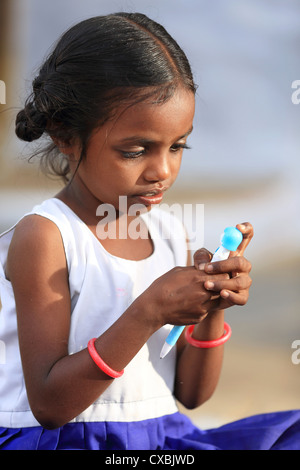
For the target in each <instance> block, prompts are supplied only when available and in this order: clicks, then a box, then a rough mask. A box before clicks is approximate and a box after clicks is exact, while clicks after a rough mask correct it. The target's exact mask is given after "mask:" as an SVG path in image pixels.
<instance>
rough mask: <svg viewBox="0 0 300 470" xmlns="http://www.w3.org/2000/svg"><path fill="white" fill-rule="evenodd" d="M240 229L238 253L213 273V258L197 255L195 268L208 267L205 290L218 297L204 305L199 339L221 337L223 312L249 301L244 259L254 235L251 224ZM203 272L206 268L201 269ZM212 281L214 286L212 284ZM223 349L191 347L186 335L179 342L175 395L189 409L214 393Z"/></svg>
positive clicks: (247, 265)
mask: <svg viewBox="0 0 300 470" xmlns="http://www.w3.org/2000/svg"><path fill="white" fill-rule="evenodd" d="M242 227H243V226H238V228H240V229H241V231H242V232H243V235H244V238H243V241H242V244H241V245H240V247H239V249H238V250H237V252H235V253H232V257H231V258H229V259H228V260H226V261H222V262H220V263H214V264H213V269H214V271H213V272H209V271H208V270H207V267H208V264H207V263H208V262H209V261H210V259H211V255H210V254H209V253H208V252H207V251H206V250H205V249H202V250H199V251H198V252H197V253H196V254H195V259H194V263H195V267H196V268H198V265H199V264H203V263H204V265H205V270H204V271H203V275H204V276H205V272H206V277H204V279H203V287H204V288H205V289H207V290H209V291H210V292H211V293H215V294H216V297H215V299H214V300H212V301H211V302H210V303H208V304H206V305H208V308H207V310H206V309H205V304H204V305H203V307H204V308H203V311H202V319H201V321H200V322H199V323H198V324H197V325H196V327H195V329H194V332H193V337H194V338H196V339H199V340H206V341H208V340H212V339H216V338H219V337H221V336H222V334H223V331H224V309H225V308H228V307H230V306H232V305H244V304H245V303H246V302H247V300H248V295H249V288H250V286H251V279H250V277H249V273H250V270H251V265H250V263H249V262H248V261H247V260H246V259H245V258H244V257H243V253H244V251H245V248H246V246H247V245H248V244H249V242H250V240H251V238H252V236H253V228H252V226H251V225H250V224H245V228H242ZM202 269H203V268H202ZM212 282H213V284H211V283H212ZM223 351H224V346H223V345H221V346H217V347H214V348H209V349H199V348H195V347H193V346H191V345H189V344H188V343H187V342H186V340H185V338H184V334H183V335H181V337H180V339H179V341H178V359H177V373H176V388H175V395H176V397H177V399H178V400H179V401H180V402H181V403H182V404H183V405H185V406H186V407H187V408H195V407H197V406H200V405H201V404H202V403H204V402H205V401H206V400H208V399H209V398H210V397H211V395H212V394H213V392H214V390H215V388H216V386H217V383H218V380H219V376H220V372H221V368H222V361H223Z"/></svg>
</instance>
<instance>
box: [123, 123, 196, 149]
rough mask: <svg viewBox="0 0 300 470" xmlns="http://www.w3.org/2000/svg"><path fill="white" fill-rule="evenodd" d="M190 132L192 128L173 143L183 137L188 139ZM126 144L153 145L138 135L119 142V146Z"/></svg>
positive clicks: (150, 140) (149, 140)
mask: <svg viewBox="0 0 300 470" xmlns="http://www.w3.org/2000/svg"><path fill="white" fill-rule="evenodd" d="M192 132H193V126H192V127H191V128H190V129H189V130H188V131H187V132H186V133H185V134H183V135H182V136H180V137H178V139H175V141H174V142H177V141H178V140H181V139H184V138H185V137H188V136H189V135H190V134H191V133H192ZM127 142H138V143H140V144H143V145H147V144H148V145H149V144H153V143H155V141H154V140H152V139H147V138H145V137H142V136H139V135H134V136H131V137H125V138H124V139H122V140H121V141H120V144H125V143H127Z"/></svg>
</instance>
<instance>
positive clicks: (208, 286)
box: [205, 281, 214, 289]
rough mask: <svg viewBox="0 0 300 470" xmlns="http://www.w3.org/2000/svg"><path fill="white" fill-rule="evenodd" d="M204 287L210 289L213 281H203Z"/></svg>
mask: <svg viewBox="0 0 300 470" xmlns="http://www.w3.org/2000/svg"><path fill="white" fill-rule="evenodd" d="M205 286H206V289H212V288H213V287H214V283H213V282H211V281H207V282H206V283H205Z"/></svg>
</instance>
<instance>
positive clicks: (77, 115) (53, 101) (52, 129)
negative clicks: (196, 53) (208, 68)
mask: <svg viewBox="0 0 300 470" xmlns="http://www.w3.org/2000/svg"><path fill="white" fill-rule="evenodd" d="M32 85H33V92H32V94H31V96H30V97H29V98H28V100H27V102H26V105H25V107H24V109H23V110H22V111H20V112H19V113H18V115H17V118H16V134H17V136H18V137H19V138H20V139H22V140H25V141H27V142H32V141H33V140H37V139H39V138H40V137H41V136H42V135H43V134H44V133H46V134H47V135H49V136H51V137H55V138H57V139H59V140H61V141H62V142H65V143H66V144H67V143H68V142H70V141H71V139H72V138H74V137H75V136H76V137H77V138H78V137H79V139H80V142H81V158H80V161H81V160H82V158H83V157H84V155H85V151H86V148H87V144H88V139H89V137H90V135H91V132H92V131H93V129H95V128H96V127H98V126H101V125H102V124H103V123H104V122H106V121H107V120H108V119H109V118H110V117H111V116H112V113H113V110H114V109H115V108H116V107H117V106H118V105H119V104H120V103H121V102H128V103H130V102H132V100H134V99H137V100H144V99H147V98H150V97H151V98H152V99H153V100H154V102H156V103H162V102H165V101H166V100H168V99H169V98H170V97H171V96H172V95H173V94H174V91H175V89H176V87H178V86H179V85H181V86H184V87H185V88H187V89H189V90H191V91H192V92H193V93H195V91H196V87H195V84H194V81H193V76H192V72H191V68H190V65H189V62H188V60H187V58H186V56H185V54H184V52H183V51H182V50H181V48H180V47H179V46H178V44H177V42H176V41H175V40H174V39H173V38H172V37H171V36H170V35H169V34H168V33H167V31H166V30H165V29H164V27H163V26H161V25H160V24H158V23H156V22H154V21H152V20H151V19H149V18H148V17H147V16H145V15H143V14H140V13H115V14H111V15H107V16H97V17H94V18H90V19H87V20H84V21H82V22H80V23H78V24H77V25H75V26H73V27H71V28H70V29H69V30H68V31H67V32H66V33H64V34H63V36H62V37H61V38H60V40H59V41H58V43H57V44H56V46H55V48H54V50H53V52H52V53H51V54H50V55H49V57H48V58H47V59H46V61H45V63H44V65H43V66H42V67H41V69H40V71H39V75H38V76H37V77H36V78H35V79H34V81H33V84H32ZM42 162H43V163H44V165H43V166H44V168H45V167H46V169H47V171H48V172H51V173H54V174H56V175H59V176H61V177H63V178H64V179H65V180H66V181H67V180H68V176H69V172H70V169H69V163H68V158H67V157H66V156H65V155H62V154H61V153H60V152H59V150H58V148H57V147H56V145H55V144H53V142H52V141H51V143H50V144H49V145H48V146H47V148H45V149H44V150H43V151H42Z"/></svg>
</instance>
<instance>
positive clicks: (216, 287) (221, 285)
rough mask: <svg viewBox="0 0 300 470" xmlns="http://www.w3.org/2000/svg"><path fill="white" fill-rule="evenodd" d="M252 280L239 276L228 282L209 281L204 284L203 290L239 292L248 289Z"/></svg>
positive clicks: (246, 276) (245, 276)
mask: <svg viewBox="0 0 300 470" xmlns="http://www.w3.org/2000/svg"><path fill="white" fill-rule="evenodd" d="M251 284H252V279H251V278H250V277H249V276H248V275H241V276H237V277H234V278H232V279H229V280H220V281H219V280H215V279H214V280H209V281H205V282H204V287H205V289H207V290H209V291H213V292H221V291H222V290H230V291H233V292H240V291H242V290H245V289H249V287H250V286H251Z"/></svg>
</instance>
